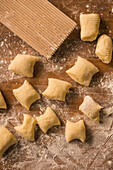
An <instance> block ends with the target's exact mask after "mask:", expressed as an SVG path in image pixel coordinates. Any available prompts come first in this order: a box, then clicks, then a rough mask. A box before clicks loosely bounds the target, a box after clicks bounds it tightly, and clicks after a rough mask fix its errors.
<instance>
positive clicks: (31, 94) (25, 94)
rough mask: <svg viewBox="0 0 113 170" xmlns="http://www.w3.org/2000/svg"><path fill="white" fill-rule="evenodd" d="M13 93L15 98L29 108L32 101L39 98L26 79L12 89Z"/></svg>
mask: <svg viewBox="0 0 113 170" xmlns="http://www.w3.org/2000/svg"><path fill="white" fill-rule="evenodd" d="M13 94H14V96H15V97H16V99H17V100H18V101H19V102H20V103H21V105H22V106H24V107H25V108H26V109H28V110H29V108H30V106H31V104H32V103H34V102H35V101H36V100H38V99H40V95H39V94H38V92H37V91H36V90H35V89H34V88H33V87H32V86H31V85H30V84H29V82H28V81H27V80H25V81H24V84H23V85H22V86H20V87H19V88H18V89H14V90H13Z"/></svg>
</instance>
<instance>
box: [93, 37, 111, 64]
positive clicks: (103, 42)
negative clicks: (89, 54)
mask: <svg viewBox="0 0 113 170" xmlns="http://www.w3.org/2000/svg"><path fill="white" fill-rule="evenodd" d="M95 53H96V55H97V56H98V57H99V58H100V59H101V60H102V62H103V63H106V64H109V63H110V62H111V59H112V39H111V38H110V37H109V36H108V35H102V36H101V37H100V38H99V39H98V42H97V47H96V52H95Z"/></svg>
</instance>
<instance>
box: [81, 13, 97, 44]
mask: <svg viewBox="0 0 113 170" xmlns="http://www.w3.org/2000/svg"><path fill="white" fill-rule="evenodd" d="M80 26H81V39H82V40H83V41H94V40H96V38H97V36H98V33H99V26H100V17H99V15H98V14H93V13H92V14H80Z"/></svg>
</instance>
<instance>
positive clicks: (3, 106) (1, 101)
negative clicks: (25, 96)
mask: <svg viewBox="0 0 113 170" xmlns="http://www.w3.org/2000/svg"><path fill="white" fill-rule="evenodd" d="M0 109H7V105H6V102H5V100H4V97H3V95H2V93H1V91H0Z"/></svg>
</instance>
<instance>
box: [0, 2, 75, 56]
mask: <svg viewBox="0 0 113 170" xmlns="http://www.w3.org/2000/svg"><path fill="white" fill-rule="evenodd" d="M6 3H7V5H6ZM0 21H1V22H2V23H3V24H4V25H5V26H7V27H8V28H9V29H10V30H12V31H13V32H14V33H15V34H17V35H18V36H19V37H20V38H22V39H23V40H24V41H25V42H27V43H28V44H29V45H30V46H31V47H33V48H34V49H35V50H37V51H39V52H40V53H41V55H44V56H45V57H47V58H51V56H52V55H53V53H54V52H55V51H56V50H57V49H58V47H59V46H60V45H61V44H62V42H63V41H64V40H65V39H66V37H67V36H68V35H69V34H70V33H71V31H72V30H73V29H74V28H75V26H76V23H75V22H74V21H73V20H71V19H70V18H69V17H67V16H66V15H65V14H64V13H62V12H61V11H59V10H58V8H56V7H55V6H53V5H52V4H51V3H49V2H48V1H47V0H42V1H40V0H36V1H35V0H34V1H29V0H27V1H23V0H22V1H21V0H20V1H16V0H10V1H7V0H3V1H1V3H0Z"/></svg>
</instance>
